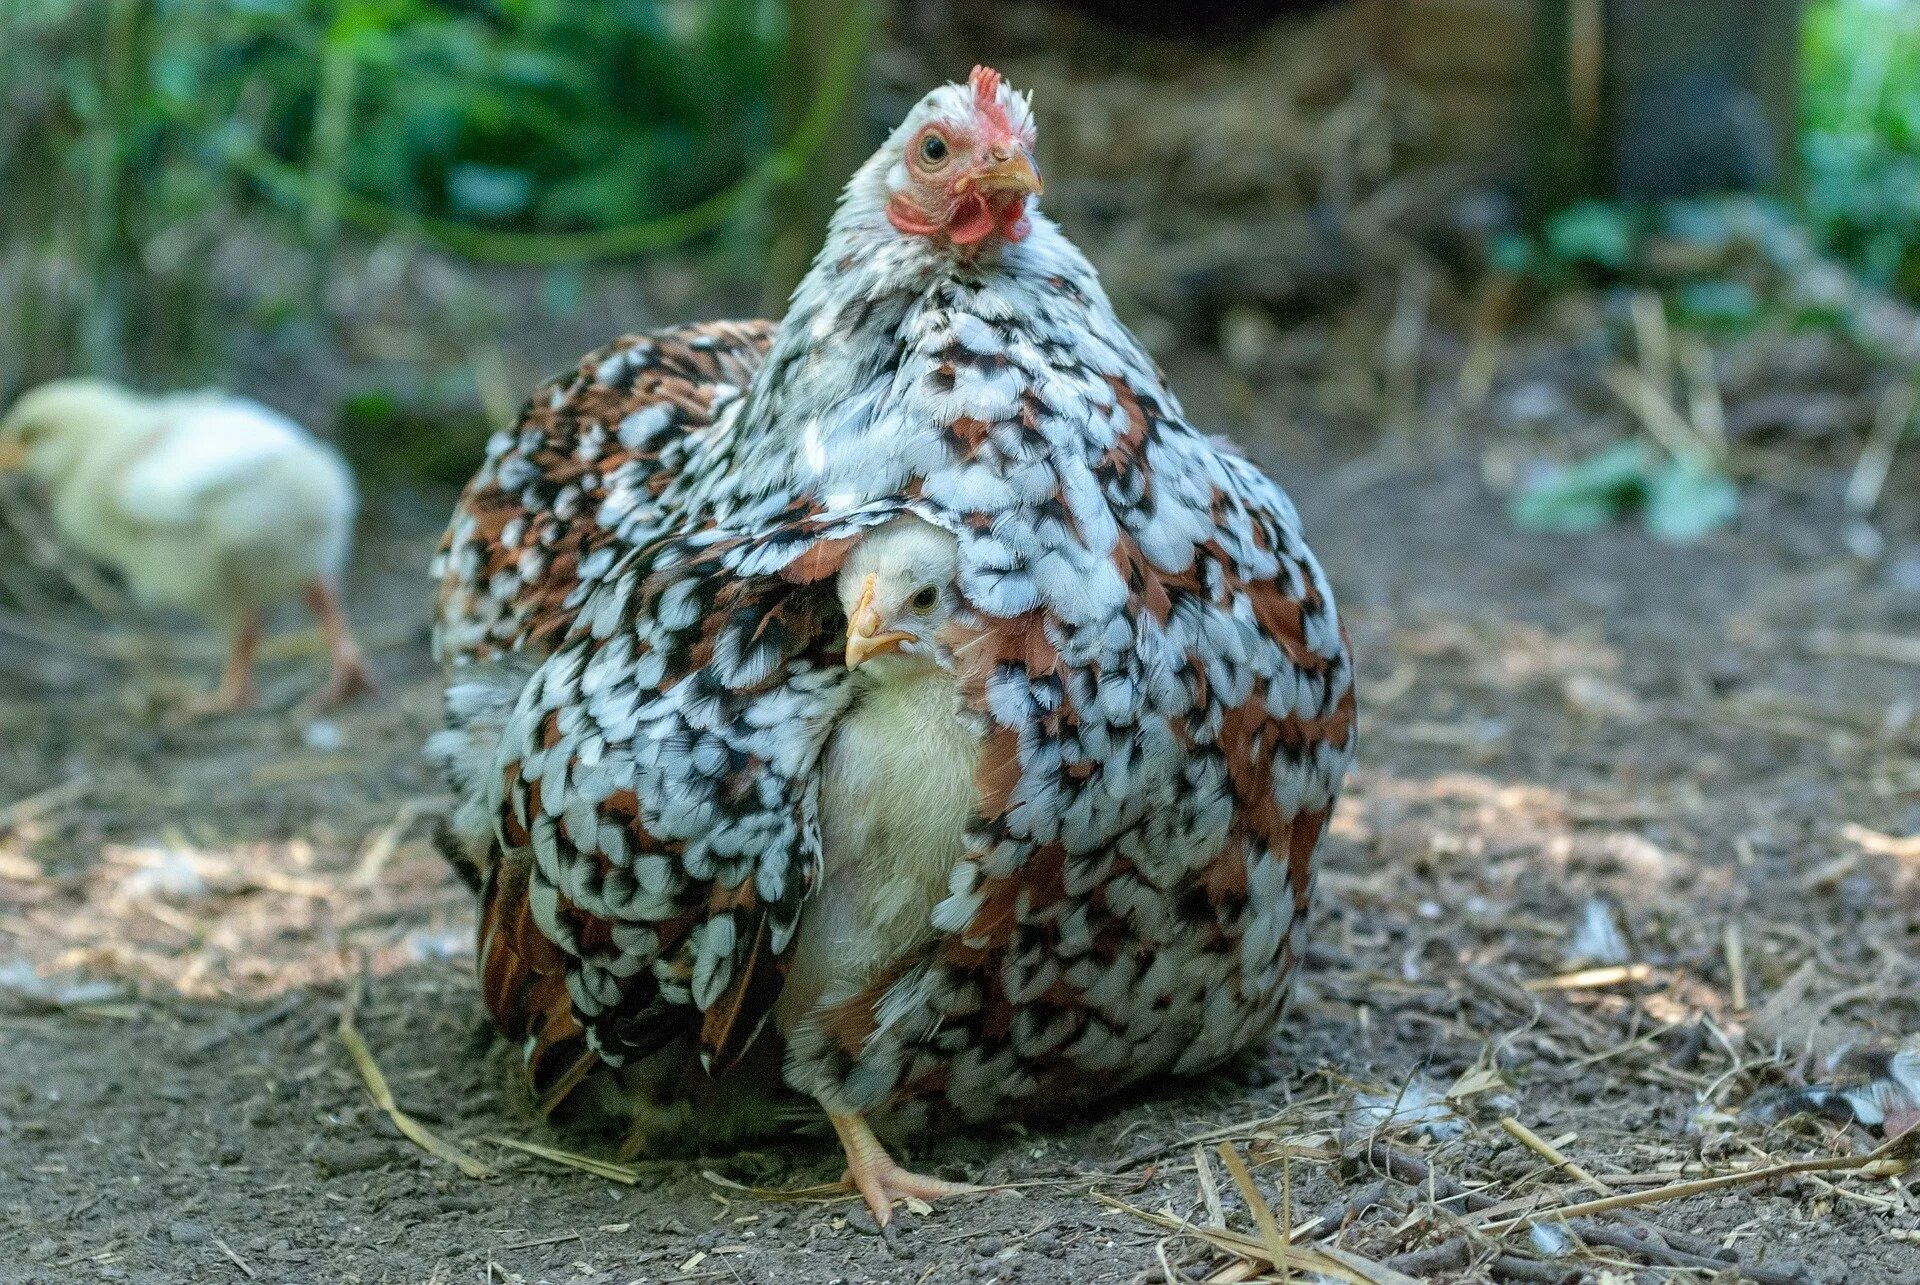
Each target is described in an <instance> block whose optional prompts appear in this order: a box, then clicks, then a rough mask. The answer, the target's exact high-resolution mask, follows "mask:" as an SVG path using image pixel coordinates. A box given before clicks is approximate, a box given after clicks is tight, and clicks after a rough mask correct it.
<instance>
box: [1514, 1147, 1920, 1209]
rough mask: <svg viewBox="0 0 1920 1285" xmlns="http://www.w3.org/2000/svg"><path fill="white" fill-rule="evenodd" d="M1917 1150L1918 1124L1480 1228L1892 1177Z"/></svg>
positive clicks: (1901, 1172)
mask: <svg viewBox="0 0 1920 1285" xmlns="http://www.w3.org/2000/svg"><path fill="white" fill-rule="evenodd" d="M1916 1152H1920V1125H1915V1126H1913V1127H1912V1128H1910V1129H1908V1130H1906V1131H1905V1132H1904V1133H1901V1134H1900V1135H1898V1136H1897V1137H1894V1138H1890V1139H1888V1140H1887V1141H1886V1142H1884V1143H1882V1144H1881V1145H1880V1146H1878V1147H1876V1148H1875V1149H1874V1150H1872V1151H1870V1152H1868V1153H1867V1154H1866V1155H1864V1156H1829V1157H1825V1158H1822V1159H1817V1160H1791V1161H1788V1162H1786V1163H1785V1164H1777V1165H1767V1166H1766V1167H1764V1168H1760V1169H1747V1170H1743V1171H1742V1172H1740V1173H1728V1174H1721V1175H1719V1176H1718V1177H1713V1178H1697V1179H1695V1180H1693V1181H1691V1182H1676V1183H1673V1184H1671V1185H1669V1186H1665V1187H1654V1188H1652V1189H1650V1190H1647V1191H1633V1192H1623V1193H1621V1194H1619V1195H1614V1196H1605V1197H1603V1198H1601V1199H1599V1200H1588V1201H1585V1202H1583V1203H1581V1204H1577V1205H1562V1206H1560V1207H1559V1208H1557V1209H1542V1210H1539V1211H1537V1212H1535V1213H1533V1214H1528V1215H1524V1216H1522V1217H1519V1218H1508V1219H1505V1220H1503V1221H1501V1222H1497V1223H1488V1224H1487V1225H1486V1227H1485V1228H1484V1229H1483V1230H1485V1231H1488V1232H1503V1231H1511V1230H1513V1229H1514V1228H1515V1227H1519V1226H1523V1225H1525V1224H1527V1223H1530V1222H1533V1221H1535V1220H1536V1219H1539V1218H1544V1217H1548V1216H1552V1217H1554V1218H1556V1219H1566V1218H1577V1217H1579V1216H1581V1215H1583V1214H1598V1213H1605V1212H1606V1211H1607V1210H1610V1209H1628V1208H1632V1207H1633V1206H1636V1205H1652V1204H1658V1203H1660V1202H1661V1201H1666V1200H1683V1199H1685V1198H1686V1197H1688V1196H1699V1195H1704V1194H1706V1193H1707V1192H1709V1191H1724V1190H1725V1189H1726V1188H1728V1187H1744V1186H1748V1185H1750V1184H1753V1183H1761V1182H1767V1181H1769V1180H1771V1179H1774V1178H1786V1177H1790V1176H1792V1175H1794V1174H1802V1173H1836V1172H1844V1171H1852V1170H1858V1171H1860V1172H1861V1173H1862V1174H1863V1175H1865V1176H1869V1177H1875V1178H1885V1177H1892V1176H1895V1175H1898V1174H1903V1173H1905V1172H1906V1171H1907V1170H1908V1169H1909V1168H1910V1167H1911V1166H1912V1163H1913V1159H1914V1155H1915V1153H1916Z"/></svg>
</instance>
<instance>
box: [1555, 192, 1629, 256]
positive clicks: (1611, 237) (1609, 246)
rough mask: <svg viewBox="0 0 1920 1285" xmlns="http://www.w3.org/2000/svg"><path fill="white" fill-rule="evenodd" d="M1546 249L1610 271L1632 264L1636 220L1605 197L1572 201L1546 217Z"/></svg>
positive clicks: (1556, 254)
mask: <svg viewBox="0 0 1920 1285" xmlns="http://www.w3.org/2000/svg"><path fill="white" fill-rule="evenodd" d="M1545 231H1546V239H1547V250H1548V251H1549V252H1550V253H1551V254H1552V255H1553V256H1554V257H1555V258H1557V259H1559V260H1561V261H1562V262H1565V263H1590V264H1593V265H1594V266H1595V267H1599V268H1604V269H1606V270H1607V271H1609V272H1625V271H1626V270H1627V269H1628V268H1629V267H1631V266H1632V265H1633V243H1634V235H1635V231H1636V229H1635V227H1634V220H1633V218H1632V216H1631V215H1630V214H1628V213H1627V211H1626V210H1624V209H1622V208H1621V207H1619V206H1617V205H1609V204H1607V203H1606V202H1604V201H1582V202H1580V203H1579V204H1577V205H1569V206H1568V207H1567V208H1566V209H1564V210H1561V211H1559V212H1558V213H1556V214H1554V215H1553V216H1552V217H1551V218H1549V219H1548V220H1547V225H1546V229H1545Z"/></svg>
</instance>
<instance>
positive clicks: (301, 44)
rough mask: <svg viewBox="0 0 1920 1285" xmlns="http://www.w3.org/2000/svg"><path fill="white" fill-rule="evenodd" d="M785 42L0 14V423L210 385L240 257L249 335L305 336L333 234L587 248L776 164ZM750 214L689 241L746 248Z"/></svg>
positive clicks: (715, 4) (563, 2) (544, 4)
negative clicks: (6, 410) (348, 231)
mask: <svg viewBox="0 0 1920 1285" xmlns="http://www.w3.org/2000/svg"><path fill="white" fill-rule="evenodd" d="M784 25H785V20H784V11H783V6H782V5H781V4H780V3H779V2H778V0H589V2H582V0H336V2H332V3H325V2H322V0H78V2H75V0H0V183H4V187H5V199H4V201H0V297H8V298H9V300H10V303H11V305H12V307H11V312H10V315H9V316H8V317H7V318H5V319H4V321H0V397H4V396H5V395H6V394H7V393H8V392H9V391H10V390H11V389H13V388H17V387H18V386H19V385H20V384H21V383H23V382H26V381H28V380H30V379H33V378H39V377H45V376H47V375H50V374H57V373H65V372H67V371H69V370H73V369H92V370H95V371H98V372H101V373H107V374H126V373H131V372H135V371H144V372H148V373H149V374H150V375H158V376H160V377H162V378H166V377H170V376H173V375H193V374H196V373H199V372H204V371H205V370H207V369H208V368H209V367H210V366H212V365H214V364H215V363H214V362H212V361H210V360H209V358H208V353H209V348H210V345H211V343H212V342H213V341H214V340H215V339H216V338H217V337H219V335H220V334H222V333H223V332H227V331H230V330H231V329H232V323H233V321H234V319H235V318H234V314H233V312H232V304H233V302H235V301H234V300H232V299H230V298H220V297H219V295H220V292H221V290H222V289H223V286H222V284H221V283H222V282H223V281H224V282H226V283H228V287H230V285H231V282H232V280H233V277H234V275H235V260H236V257H237V256H239V257H244V255H245V254H249V253H250V254H252V255H254V256H257V257H258V258H259V260H260V261H259V264H258V266H257V268H249V267H248V266H247V265H245V264H244V263H243V264H241V265H240V266H239V269H238V271H239V272H240V273H241V274H242V275H244V276H246V277H248V278H249V279H250V281H251V282H254V283H257V285H258V288H257V289H254V290H253V291H252V297H251V298H249V299H247V300H245V301H243V302H244V304H245V305H246V306H249V307H251V308H252V310H253V315H254V317H255V318H256V319H261V320H267V321H269V322H270V321H271V319H272V318H273V317H274V316H276V315H277V316H282V317H305V316H312V315H313V314H314V312H315V307H314V305H315V301H316V300H317V299H318V297H319V294H320V292H321V291H322V290H323V289H324V286H325V283H326V281H327V279H328V275H329V267H330V258H331V254H332V250H333V246H334V244H335V242H336V240H337V237H338V234H339V229H340V226H341V224H342V222H343V220H345V221H353V222H357V223H359V224H361V225H373V226H378V227H388V226H401V227H404V226H406V225H407V223H408V221H409V220H412V219H421V220H434V221H437V223H438V225H439V226H442V227H446V228H455V229H458V228H467V229H472V230H473V231H474V233H475V234H476V236H486V235H496V236H497V235H504V234H513V233H536V234H546V233H587V234H590V233H595V232H599V231H602V230H606V229H616V230H617V229H632V228H635V227H637V226H640V225H644V224H648V223H649V221H657V220H662V219H665V218H668V216H675V215H678V214H680V213H682V212H683V211H687V210H688V209H689V208H690V207H694V206H697V205H698V204H699V203H701V202H703V201H711V200H713V199H714V198H716V196H717V194H720V193H722V192H725V191H727V190H729V189H730V188H731V187H732V186H733V185H735V184H736V183H738V182H740V180H741V179H742V177H743V175H748V174H752V173H753V172H754V169H755V166H756V164H758V163H760V162H761V161H762V160H763V159H764V158H765V157H766V156H767V154H768V153H769V152H771V150H772V146H771V144H772V141H773V140H772V135H773V133H774V132H775V124H774V79H775V76H776V74H777V60H778V58H779V54H780V47H781V43H782V36H783V31H784ZM289 177H290V178H291V180H292V181H289ZM766 189H767V184H766V183H758V184H749V185H748V187H747V188H746V189H745V190H743V192H742V196H743V197H744V198H745V199H743V200H740V201H738V202H729V203H728V204H727V205H726V206H725V207H724V209H719V208H715V209H714V211H713V213H714V217H711V218H706V219H703V220H700V221H698V222H689V223H688V224H687V225H686V229H685V230H686V231H687V232H689V233H691V232H698V231H703V230H705V229H707V228H710V227H713V226H716V225H719V224H722V223H723V222H724V223H726V224H727V225H728V226H730V227H731V228H733V229H734V230H735V231H736V232H738V233H739V234H740V236H739V237H737V238H736V243H739V244H747V243H752V242H754V241H756V240H757V239H758V238H759V237H760V235H761V234H762V232H763V230H764V223H765V205H766V202H765V199H764V198H765V196H766ZM269 201H270V202H271V203H272V204H274V205H276V206H278V207H279V208H280V209H281V210H282V211H283V212H284V213H285V215H287V216H288V219H287V220H283V221H281V222H280V223H279V224H278V225H277V226H275V227H272V228H268V229H263V227H262V225H261V223H260V220H259V219H258V218H257V217H255V216H256V214H257V213H258V211H259V210H260V209H261V207H262V205H263V203H266V202H269ZM369 211H372V212H373V213H375V214H377V215H379V217H378V218H368V217H366V216H367V215H368V213H369ZM679 227H680V225H679V224H675V223H672V222H669V224H668V225H667V226H665V227H663V228H662V229H661V231H662V233H663V235H661V236H659V237H657V238H655V239H654V242H655V243H665V242H671V241H672V240H673V239H675V237H676V236H677V235H679V233H677V232H676V229H677V228H679ZM249 238H251V242H250V241H249ZM629 240H630V241H631V239H629ZM276 242H277V243H278V244H279V245H280V246H281V247H282V252H281V253H279V254H277V255H276V254H275V253H274V252H273V251H272V250H271V249H266V248H263V246H271V245H273V244H274V243H276ZM476 243H477V244H482V243H480V242H476ZM249 244H251V246H252V248H251V250H242V249H241V248H240V247H244V246H247V245H249ZM285 250H292V251H293V254H292V255H291V256H289V255H288V254H286V253H285ZM289 260H292V262H289ZM223 265H224V267H225V268H226V269H227V270H226V271H225V272H224V273H223V272H222V271H221V268H222V266H223ZM289 280H293V281H295V282H298V281H300V280H304V282H305V286H304V288H302V287H299V286H297V285H296V286H294V287H291V288H289V287H288V285H287V282H288V281H289ZM303 293H304V294H305V296H306V297H305V298H302V297H301V296H302V294H303Z"/></svg>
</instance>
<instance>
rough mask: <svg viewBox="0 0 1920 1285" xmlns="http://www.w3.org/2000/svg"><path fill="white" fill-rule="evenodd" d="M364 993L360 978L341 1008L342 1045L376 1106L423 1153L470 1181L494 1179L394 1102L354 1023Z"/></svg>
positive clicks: (484, 1168) (471, 1159) (383, 1077)
mask: <svg viewBox="0 0 1920 1285" xmlns="http://www.w3.org/2000/svg"><path fill="white" fill-rule="evenodd" d="M360 991H361V982H360V981H358V980H357V979H356V980H355V982H354V984H353V989H352V990H350V991H348V992H347V999H346V1002H345V1003H344V1004H342V1005H341V1006H340V1026H339V1034H340V1042H341V1043H342V1044H344V1045H346V1047H347V1055H348V1056H349V1057H351V1058H352V1059H353V1065H354V1067H355V1068H356V1069H357V1070H358V1071H359V1072H360V1078H361V1080H362V1081H364V1082H365V1083H366V1086H367V1092H368V1094H369V1095H371V1096H372V1098H373V1102H374V1105H375V1106H377V1107H379V1108H380V1109H381V1110H382V1111H385V1112H386V1113H387V1118H388V1119H389V1120H391V1121H393V1127H394V1128H396V1129H398V1130H400V1132H401V1133H403V1134H405V1135H406V1136H407V1138H408V1139H409V1140H410V1141H412V1142H413V1144H414V1145H415V1146H417V1147H419V1148H420V1149H421V1150H423V1151H425V1152H427V1153H428V1154H430V1155H434V1156H438V1157H439V1158H440V1159H442V1160H444V1161H446V1162H447V1163H448V1164H450V1165H453V1166H454V1167H455V1168H457V1169H459V1170H460V1172H461V1173H464V1174H465V1175H467V1177H469V1178H491V1177H493V1170H491V1169H489V1168H487V1166H485V1165H483V1164H481V1163H480V1162H479V1161H478V1160H475V1159H474V1158H473V1157H472V1156H470V1155H468V1154H467V1153H466V1152H464V1151H462V1150H460V1148H458V1147H456V1146H454V1145H453V1144H452V1143H449V1142H443V1141H441V1140H440V1139H439V1138H438V1137H436V1136H435V1135H434V1134H433V1133H432V1132H430V1131H429V1130H428V1129H427V1127H426V1126H425V1125H423V1124H421V1123H420V1122H419V1121H418V1120H415V1119H414V1118H413V1117H412V1116H410V1115H408V1114H407V1113H406V1112H405V1111H402V1110H401V1109H400V1105H399V1104H398V1103H397V1102H395V1101H394V1100H393V1090H392V1089H390V1088H388V1087H387V1077H386V1075H385V1074H383V1073H382V1072H381V1070H380V1064H379V1063H377V1062H375V1061H374V1060H373V1052H372V1051H371V1050H370V1049H368V1048H367V1042H366V1041H365V1040H363V1039H361V1038H360V1030H359V1028H358V1027H356V1026H355V1025H354V1022H353V1016H354V1010H355V1009H356V1008H358V1007H359V1005H360Z"/></svg>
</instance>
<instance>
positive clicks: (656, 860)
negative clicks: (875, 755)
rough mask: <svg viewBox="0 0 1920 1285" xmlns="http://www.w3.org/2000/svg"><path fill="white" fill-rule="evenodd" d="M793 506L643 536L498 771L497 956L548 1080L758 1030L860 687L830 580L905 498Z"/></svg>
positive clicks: (510, 1001) (495, 982)
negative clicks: (765, 518) (852, 689)
mask: <svg viewBox="0 0 1920 1285" xmlns="http://www.w3.org/2000/svg"><path fill="white" fill-rule="evenodd" d="M897 511H898V509H897V507H895V508H891V509H883V508H874V509H868V510H863V511H862V512H861V513H859V514H857V515H854V516H853V517H851V518H841V519H826V518H822V517H817V516H813V515H810V514H808V513H807V512H805V511H804V510H795V511H794V512H792V513H790V514H789V515H788V518H789V520H787V521H785V522H782V523H779V524H777V525H776V526H775V527H774V528H773V529H771V530H768V531H762V532H758V533H756V535H755V536H754V537H753V538H745V537H742V536H738V535H729V534H726V533H724V532H718V531H708V532H704V533H699V534H694V535H689V536H683V537H675V538H670V539H666V540H662V541H659V542H657V543H655V544H653V545H651V546H649V547H647V548H645V549H641V550H636V551H633V552H631V553H629V554H627V555H626V556H625V557H624V559H622V560H621V561H620V562H619V563H618V564H617V565H616V566H615V567H614V568H613V569H612V570H611V571H610V572H609V574H608V575H607V577H606V578H605V582H604V583H603V584H601V585H600V587H599V588H598V589H596V590H595V591H594V592H593V593H592V594H590V595H589V596H588V598H587V600H586V602H585V603H584V605H583V607H582V609H581V610H580V611H579V613H578V614H577V617H576V619H575V621H574V627H573V628H572V630H571V632H570V633H569V634H568V635H567V636H566V637H565V638H564V639H563V640H562V641H561V642H560V643H559V645H558V646H557V647H556V648H555V650H554V651H553V654H552V655H551V656H549V657H547V658H546V660H545V661H543V662H542V663H541V665H540V667H539V668H538V669H537V670H536V671H535V672H534V674H533V676H532V678H531V679H530V680H529V681H528V682H527V683H526V685H525V687H524V688H523V689H522V690H521V692H520V695H519V698H518V701H517V703H516V705H515V707H514V709H513V711H512V713H511V715H510V716H509V717H508V718H507V720H506V724H505V727H504V729H503V731H502V733H501V735H500V738H499V745H498V749H497V751H496V754H495V769H494V771H493V774H492V777H491V780H490V782H489V785H488V789H489V791H490V794H489V806H490V809H491V811H492V813H493V815H494V817H495V819H496V824H497V831H498V838H499V842H500V849H499V855H498V861H497V870H498V873H496V874H495V875H493V876H492V877H490V878H489V880H488V882H487V885H486V888H485V892H484V899H485V904H484V908H483V911H482V930H481V938H480V961H479V962H480V972H481V977H482V982H483V986H484V989H485V993H486V1002H487V1006H488V1008H489V1009H490V1010H491V1012H492V1014H493V1016H494V1019H495V1021H496V1023H498V1025H499V1026H500V1029H501V1030H502V1032H503V1033H504V1034H506V1035H507V1036H508V1038H510V1039H512V1040H514V1041H516V1042H518V1043H520V1045H521V1046H522V1048H523V1050H524V1051H525V1054H526V1058H527V1064H528V1069H529V1072H530V1074H531V1075H532V1077H533V1081H534V1085H535V1089H536V1091H537V1092H539V1093H541V1094H542V1095H543V1096H546V1097H548V1098H549V1099H552V1098H553V1097H555V1096H556V1095H557V1094H558V1093H561V1092H564V1090H565V1089H566V1088H568V1087H570V1077H571V1076H572V1075H573V1074H574V1072H575V1070H576V1068H578V1067H579V1066H580V1065H581V1064H582V1062H581V1059H582V1056H583V1055H589V1054H590V1055H592V1056H596V1057H598V1058H599V1059H601V1060H605V1061H607V1062H610V1063H612V1064H614V1065H621V1064H623V1063H626V1062H628V1061H632V1060H635V1059H639V1058H643V1057H646V1056H648V1055H649V1054H651V1053H652V1052H654V1051H656V1050H658V1049H661V1048H663V1047H665V1046H667V1045H668V1044H671V1043H673V1042H675V1041H677V1040H683V1039H686V1040H691V1041H693V1042H695V1043H696V1044H697V1047H698V1048H699V1049H700V1051H701V1053H702V1054H703V1056H704V1057H705V1058H706V1060H707V1061H708V1064H709V1066H710V1067H711V1068H712V1069H714V1070H716V1071H717V1070H719V1069H720V1068H721V1067H723V1066H725V1065H726V1064H728V1063H729V1062H731V1061H732V1060H733V1059H734V1058H735V1057H736V1056H737V1055H738V1054H739V1053H741V1052H743V1051H744V1050H745V1048H746V1047H747V1045H748V1044H749V1043H751V1041H752V1039H753V1037H754V1035H755V1034H756V1033H757V1032H758V1031H759V1029H760V1027H761V1025H762V1024H763V1023H764V1021H765V1019H766V1016H767V1014H768V1012H769V1011H770V1009H771V1007H772V1004H773V1001H774V999H775V998H776V997H777V995H778V993H779V989H780V983H781V979H782V976H783V974H784V969H785V955H786V952H787V949H788V946H789V945H790V943H791V941H792V938H793V934H794V931H795V928H796V927H797V925H798V922H799V916H800V909H801V905H802V903H803V902H804V901H805V899H806V897H807V894H808V892H809V890H810V889H811V887H812V884H813V881H814V878H815V874H816V871H817V869H818V865H819V860H820V839H819V831H818V824H817V816H816V809H817V802H818V795H819V788H818V782H817V779H816V777H815V766H816V763H817V760H818V756H819V753H820V750H821V749H822V747H823V746H824V744H825V741H826V737H827V733H828V731H829V729H830V727H831V725H832V722H833V720H834V718H835V717H836V716H837V715H838V713H839V712H840V710H841V708H842V707H843V706H844V703H845V700H846V687H845V682H844V680H845V676H846V670H845V667H844V665H843V664H842V663H841V660H840V655H839V651H840V646H841V643H842V641H843V628H842V621H841V619H840V610H839V606H838V604H837V603H836V602H835V601H834V598H833V595H832V593H831V591H830V590H829V588H828V587H826V586H824V585H821V584H818V583H817V582H819V581H821V580H824V579H827V578H829V577H831V576H832V575H833V573H834V572H835V571H837V570H838V568H839V564H840V562H841V561H842V560H843V559H844V558H845V556H846V553H847V551H848V549H849V548H850V547H851V545H852V543H853V542H854V540H855V539H857V536H858V534H859V532H860V531H861V530H863V529H864V528H865V527H867V526H869V525H872V524H873V523H874V522H878V521H884V520H885V519H886V518H887V517H889V516H892V515H893V513H895V512H897Z"/></svg>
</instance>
